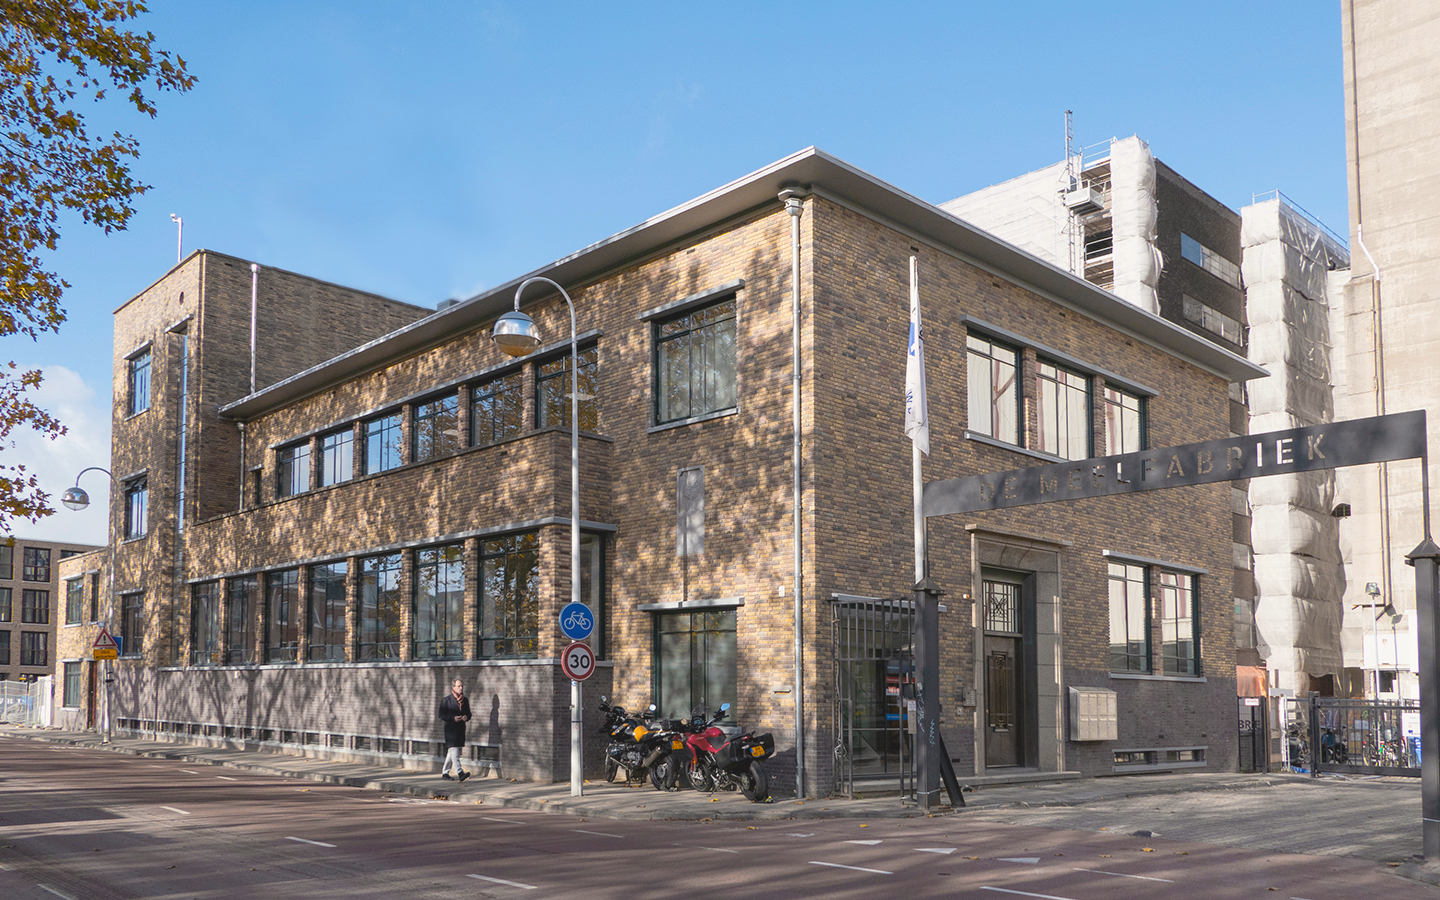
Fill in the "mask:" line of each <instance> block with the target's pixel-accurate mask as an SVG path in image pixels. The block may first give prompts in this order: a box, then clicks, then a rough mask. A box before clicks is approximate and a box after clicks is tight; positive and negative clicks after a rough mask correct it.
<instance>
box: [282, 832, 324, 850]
mask: <svg viewBox="0 0 1440 900" xmlns="http://www.w3.org/2000/svg"><path fill="white" fill-rule="evenodd" d="M285 840H287V841H299V842H300V843H302V844H314V845H315V846H317V847H329V848H330V849H332V850H333V849H335V845H334V844H327V843H325V842H324V841H311V840H306V839H305V838H297V837H289V836H288V835H287V836H286V838H285Z"/></svg>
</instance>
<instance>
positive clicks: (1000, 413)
mask: <svg viewBox="0 0 1440 900" xmlns="http://www.w3.org/2000/svg"><path fill="white" fill-rule="evenodd" d="M966 348H967V353H966V376H967V382H968V386H969V398H968V399H969V409H970V430H971V431H973V432H976V433H977V434H985V435H989V436H990V437H992V438H995V439H996V440H999V441H1004V442H1006V443H1007V444H1016V445H1018V444H1019V443H1020V391H1019V388H1018V382H1017V379H1016V374H1017V373H1018V371H1019V359H1020V355H1019V354H1018V353H1017V352H1016V351H1014V350H1012V349H1011V348H1009V347H1006V346H1005V345H1003V344H997V343H995V342H994V341H991V340H990V339H988V338H985V337H981V336H980V335H975V334H972V335H969V336H968V337H967V338H966Z"/></svg>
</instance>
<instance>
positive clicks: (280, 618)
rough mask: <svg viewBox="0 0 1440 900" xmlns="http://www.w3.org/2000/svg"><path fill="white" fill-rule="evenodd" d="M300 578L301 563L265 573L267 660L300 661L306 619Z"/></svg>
mask: <svg viewBox="0 0 1440 900" xmlns="http://www.w3.org/2000/svg"><path fill="white" fill-rule="evenodd" d="M300 581H301V579H300V567H299V566H292V567H291V568H288V569H276V570H274V571H272V572H266V573H265V662H266V663H296V662H299V661H300V629H301V627H302V625H303V623H304V622H305V613H304V603H305V593H304V591H302V590H301V584H300ZM287 638H289V639H288V640H287Z"/></svg>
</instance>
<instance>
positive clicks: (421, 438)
mask: <svg viewBox="0 0 1440 900" xmlns="http://www.w3.org/2000/svg"><path fill="white" fill-rule="evenodd" d="M458 449H460V398H459V396H458V395H456V394H447V395H446V396H444V397H436V398H435V399H434V400H428V401H426V402H424V403H417V404H415V462H424V461H425V460H427V459H434V458H435V457H437V456H444V455H445V454H447V453H453V452H455V451H456V450H458Z"/></svg>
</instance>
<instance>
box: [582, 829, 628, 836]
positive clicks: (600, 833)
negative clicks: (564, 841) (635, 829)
mask: <svg viewBox="0 0 1440 900" xmlns="http://www.w3.org/2000/svg"><path fill="white" fill-rule="evenodd" d="M570 830H571V831H574V832H578V833H579V834H593V835H598V836H599V837H613V838H623V837H624V836H625V835H623V834H611V833H610V832H608V831H586V830H585V829H583V828H572V829H570Z"/></svg>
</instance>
